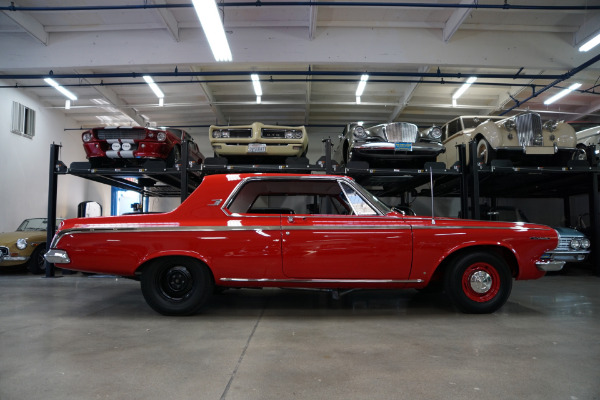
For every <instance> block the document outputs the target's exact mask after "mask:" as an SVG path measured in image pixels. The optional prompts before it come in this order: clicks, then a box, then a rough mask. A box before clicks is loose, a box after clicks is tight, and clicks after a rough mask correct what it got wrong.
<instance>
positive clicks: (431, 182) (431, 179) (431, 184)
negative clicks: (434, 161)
mask: <svg viewBox="0 0 600 400" xmlns="http://www.w3.org/2000/svg"><path fill="white" fill-rule="evenodd" d="M429 188H430V192H431V224H432V225H435V213H434V212H433V168H432V167H431V166H429Z"/></svg>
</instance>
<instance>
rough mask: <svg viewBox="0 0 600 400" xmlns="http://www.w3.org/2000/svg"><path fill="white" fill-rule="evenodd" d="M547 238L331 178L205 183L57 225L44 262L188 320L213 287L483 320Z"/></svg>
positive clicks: (532, 269) (537, 271)
mask: <svg viewBox="0 0 600 400" xmlns="http://www.w3.org/2000/svg"><path fill="white" fill-rule="evenodd" d="M557 245H558V236H557V233H556V231H555V230H554V229H552V228H550V227H548V226H544V225H537V224H529V223H522V222H518V223H515V222H490V221H473V220H461V219H453V218H435V219H432V218H431V217H419V216H406V215H403V214H402V213H400V212H397V211H393V210H391V209H389V208H387V206H385V205H384V204H383V203H380V202H379V200H378V199H376V198H375V197H374V196H372V195H371V194H370V193H368V192H367V191H366V190H364V189H363V188H361V187H360V186H359V185H358V184H356V182H354V180H352V179H351V178H348V177H343V176H328V175H293V174H241V175H240V174H223V175H210V176H206V177H205V178H204V180H203V181H202V183H201V185H200V186H199V187H198V188H197V189H196V190H195V191H194V192H193V193H192V194H191V195H190V197H189V198H188V199H187V200H186V201H185V202H183V203H182V204H181V205H180V206H179V207H178V208H177V209H175V210H173V211H171V212H169V213H164V214H149V215H130V216H120V217H100V218H78V219H70V220H66V221H64V222H63V223H62V224H61V225H60V227H59V229H58V231H57V233H56V236H55V237H54V240H53V242H52V244H51V246H50V251H49V252H48V253H47V254H46V259H47V260H48V261H49V262H54V263H57V264H60V267H61V268H66V269H73V270H79V271H85V272H96V273H107V274H116V275H121V276H126V277H135V278H138V279H140V280H141V287H142V292H143V293H144V296H145V298H146V301H147V302H148V303H149V305H150V306H151V307H152V308H154V309H155V310H156V311H158V312H160V313H163V314H167V315H179V314H190V313H194V312H196V311H197V310H198V309H199V308H200V307H201V306H202V304H203V303H204V302H205V301H206V299H207V296H208V295H210V294H211V293H212V291H213V290H214V288H215V287H220V288H226V287H236V288H239V287H301V288H319V289H369V288H371V289H385V288H387V289H397V288H426V287H429V288H432V287H437V286H440V285H441V287H443V288H444V289H445V290H446V291H447V292H448V294H449V296H450V297H451V299H452V300H453V301H454V303H455V304H456V305H457V306H458V308H459V309H461V310H462V311H465V312H474V313H482V312H492V311H495V310H496V309H498V308H499V307H501V306H502V305H503V304H504V302H506V300H507V298H508V295H509V294H510V289H511V285H512V280H513V278H514V279H536V278H540V277H542V276H543V275H544V274H545V271H548V270H556V269H560V268H561V267H562V264H563V263H556V262H544V261H542V260H541V259H540V257H541V256H542V254H544V252H546V251H548V250H551V249H554V248H555V247H556V246H557Z"/></svg>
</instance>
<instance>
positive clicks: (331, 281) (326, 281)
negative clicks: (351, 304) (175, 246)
mask: <svg viewBox="0 0 600 400" xmlns="http://www.w3.org/2000/svg"><path fill="white" fill-rule="evenodd" d="M219 280H220V281H221V282H259V283H260V282H269V283H422V282H424V281H423V279H399V280H398V279H268V278H258V279H246V278H219Z"/></svg>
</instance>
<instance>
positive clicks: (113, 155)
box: [81, 126, 204, 168]
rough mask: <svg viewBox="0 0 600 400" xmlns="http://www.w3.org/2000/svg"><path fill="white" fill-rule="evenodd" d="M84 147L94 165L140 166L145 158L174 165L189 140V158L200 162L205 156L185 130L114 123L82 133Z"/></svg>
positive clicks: (169, 165) (170, 165)
mask: <svg viewBox="0 0 600 400" xmlns="http://www.w3.org/2000/svg"><path fill="white" fill-rule="evenodd" d="M81 138H82V140H83V148H84V149H85V153H86V156H87V158H88V160H89V161H90V163H91V165H92V167H93V168H96V167H110V166H129V165H131V166H138V165H141V164H143V163H144V162H145V161H146V160H164V161H165V162H166V164H167V167H173V166H174V165H175V164H177V163H178V162H179V161H180V159H181V143H182V142H183V141H184V140H187V141H188V154H189V156H188V159H189V161H193V162H195V163H197V164H201V163H202V162H203V161H204V156H203V155H202V153H201V152H200V150H199V149H198V145H197V144H196V143H195V142H194V140H193V139H192V137H191V136H190V135H189V134H188V133H187V132H186V131H184V130H183V129H176V128H160V129H157V128H144V127H141V126H134V127H129V126H115V127H100V128H94V129H90V130H88V131H85V132H83V133H82V135H81Z"/></svg>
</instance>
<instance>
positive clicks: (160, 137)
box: [156, 132, 167, 142]
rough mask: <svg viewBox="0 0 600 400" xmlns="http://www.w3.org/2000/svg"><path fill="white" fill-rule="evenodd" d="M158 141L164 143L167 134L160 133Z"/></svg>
mask: <svg viewBox="0 0 600 400" xmlns="http://www.w3.org/2000/svg"><path fill="white" fill-rule="evenodd" d="M156 139H157V140H159V141H161V142H164V141H165V140H166V139H167V134H166V133H164V132H158V133H157V134H156Z"/></svg>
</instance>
